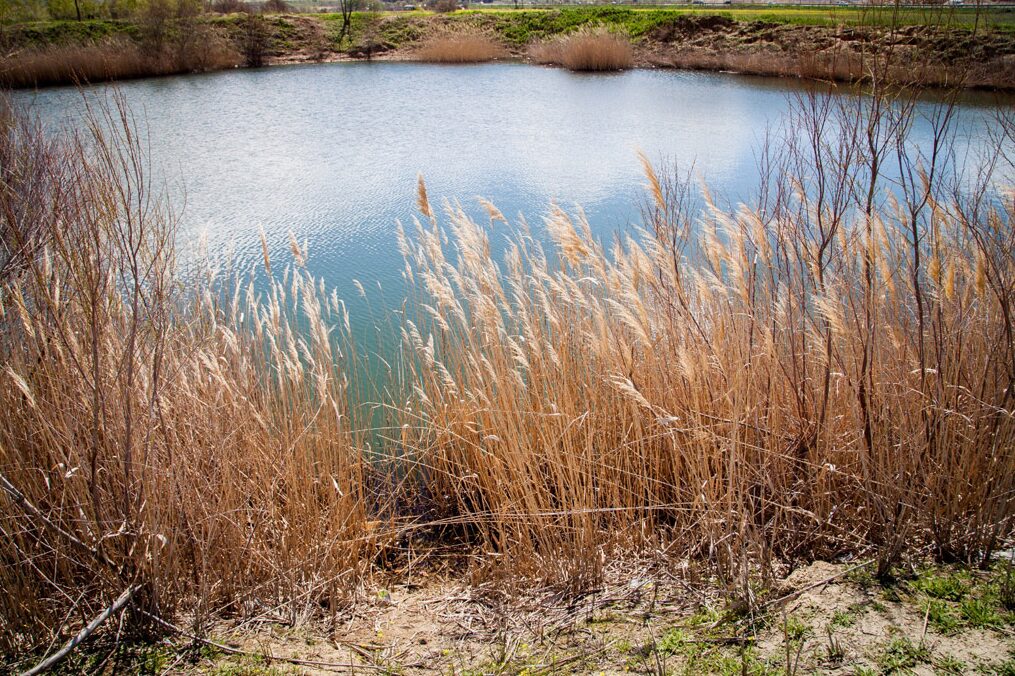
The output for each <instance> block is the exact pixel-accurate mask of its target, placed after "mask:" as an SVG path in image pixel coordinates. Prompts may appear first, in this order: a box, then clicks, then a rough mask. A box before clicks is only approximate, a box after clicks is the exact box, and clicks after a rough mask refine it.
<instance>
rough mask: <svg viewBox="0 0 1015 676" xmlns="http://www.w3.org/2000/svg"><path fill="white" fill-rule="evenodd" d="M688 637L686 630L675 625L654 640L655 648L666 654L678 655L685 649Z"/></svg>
mask: <svg viewBox="0 0 1015 676" xmlns="http://www.w3.org/2000/svg"><path fill="white" fill-rule="evenodd" d="M689 639H690V636H688V634H687V632H686V631H684V630H683V629H679V628H676V627H675V628H673V629H670V630H669V631H667V632H666V633H665V634H664V635H663V637H662V638H661V639H659V641H657V642H656V649H657V650H659V651H660V652H662V653H664V654H666V655H679V654H682V653H684V652H686V651H687V643H688V640H689Z"/></svg>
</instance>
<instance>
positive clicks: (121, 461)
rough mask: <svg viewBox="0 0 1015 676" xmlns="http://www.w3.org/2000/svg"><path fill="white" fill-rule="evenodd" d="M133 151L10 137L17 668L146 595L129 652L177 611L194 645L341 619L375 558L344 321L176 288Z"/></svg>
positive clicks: (4, 480)
mask: <svg viewBox="0 0 1015 676" xmlns="http://www.w3.org/2000/svg"><path fill="white" fill-rule="evenodd" d="M108 129H113V130H114V131H113V132H109V131H108ZM133 129H134V126H133V124H132V121H131V120H130V119H129V117H128V116H127V114H126V112H125V111H124V110H123V109H122V108H120V109H119V112H114V113H113V114H112V115H104V116H103V115H98V116H94V117H93V118H92V122H91V128H90V131H89V132H88V133H87V134H85V135H84V136H82V137H81V138H77V139H73V140H66V139H65V140H63V141H61V142H60V143H56V144H52V145H49V146H40V145H39V143H40V141H41V139H40V138H39V136H38V132H37V130H36V129H35V128H34V127H32V126H31V125H27V124H26V123H25V122H24V120H23V118H22V117H19V116H18V115H13V116H12V115H6V116H5V117H4V118H3V125H2V127H0V156H2V157H4V158H5V160H9V163H8V161H5V163H4V165H3V168H2V170H0V171H3V172H4V179H5V180H4V181H3V182H2V184H0V185H2V188H0V220H2V223H3V229H2V233H3V237H4V245H5V248H6V249H7V250H14V251H18V252H20V253H19V255H18V257H17V263H16V264H13V265H8V266H7V267H6V269H5V277H4V279H3V280H2V286H0V359H2V363H3V366H2V372H0V409H2V412H0V561H2V563H3V565H0V584H2V586H3V589H4V591H5V593H4V594H3V598H2V599H0V618H2V619H0V624H2V625H3V626H4V630H3V631H0V652H3V653H7V654H10V652H11V651H22V650H31V649H33V648H37V647H40V646H43V647H44V646H45V645H46V644H47V643H49V641H50V640H54V639H55V638H56V637H57V636H58V635H59V634H60V632H62V631H63V629H62V626H63V624H64V623H65V622H66V621H67V618H71V619H73V618H86V619H90V618H91V617H93V616H95V615H96V614H97V613H98V610H99V609H101V608H103V607H106V606H108V605H109V602H110V601H111V599H113V598H116V597H117V596H118V595H119V594H121V593H122V592H124V590H126V589H128V588H131V587H137V589H138V591H137V593H135V594H134V596H133V598H132V599H131V605H130V610H129V614H130V621H129V622H127V623H126V624H125V626H126V627H127V631H128V632H132V633H136V632H137V631H141V630H144V628H145V627H146V626H151V623H152V622H153V618H152V616H159V617H172V616H173V613H174V612H175V610H176V609H177V608H179V607H180V605H179V604H181V603H182V604H184V606H183V607H185V608H186V609H187V610H188V613H189V614H190V615H191V617H192V618H193V619H192V621H193V623H194V624H195V625H197V626H198V628H199V627H200V625H201V623H202V622H203V621H204V620H205V619H206V618H207V617H208V615H209V614H216V615H220V614H223V613H224V614H234V615H240V616H243V615H247V614H250V613H255V614H258V615H264V616H268V617H275V618H279V619H282V620H287V619H288V620H290V621H291V620H294V619H297V618H299V617H303V616H307V615H318V614H320V613H321V612H322V610H323V611H324V612H325V613H327V612H329V610H330V611H332V612H334V611H335V610H336V609H337V608H338V607H340V606H341V605H343V604H344V603H345V602H346V600H347V598H348V594H349V593H350V592H351V591H352V590H354V589H355V586H356V584H357V583H358V581H359V578H360V575H361V573H362V572H363V571H364V569H365V568H366V567H367V565H368V564H369V562H370V561H371V559H372V556H373V553H374V551H375V550H376V548H375V541H376V538H375V536H374V534H373V533H372V525H371V524H370V523H369V522H368V519H367V513H368V506H372V507H374V508H376V507H377V506H378V505H383V498H378V500H377V501H375V500H374V499H373V497H372V496H373V495H374V492H375V491H376V489H378V488H379V487H380V486H381V485H382V483H383V481H382V480H380V479H378V478H377V477H376V474H375V472H374V471H373V469H372V466H371V465H370V464H368V463H367V461H366V460H365V459H364V455H363V451H362V450H361V449H362V445H361V443H360V441H361V439H360V435H359V433H358V432H357V428H358V425H357V423H356V417H355V415H354V411H353V410H351V409H350V406H349V402H348V400H347V396H346V392H347V389H348V387H349V382H350V381H349V379H348V375H347V373H348V370H349V359H350V355H349V353H348V352H345V351H343V350H342V349H341V347H340V346H341V345H342V342H343V341H342V338H341V337H342V336H343V335H345V333H346V331H347V329H348V321H347V318H346V316H345V312H344V308H343V306H342V303H341V302H340V301H339V300H338V299H337V298H335V297H334V296H328V295H326V294H324V293H323V290H322V287H321V286H320V285H319V284H318V283H317V282H315V280H313V279H312V278H310V277H309V276H308V275H307V274H306V273H305V272H303V270H302V269H301V268H300V267H299V266H297V267H294V268H291V269H287V270H285V271H282V270H275V271H274V272H275V275H274V276H272V277H271V278H270V281H269V282H268V283H267V286H266V290H265V291H264V292H262V293H259V292H256V291H255V290H254V288H253V287H252V286H251V285H248V284H247V283H246V282H245V281H244V279H245V278H246V275H245V274H236V275H235V276H232V277H230V276H229V275H227V274H226V272H225V271H219V270H215V269H212V268H203V269H200V270H198V271H195V272H194V273H192V274H188V275H183V274H182V273H180V272H178V271H177V269H176V267H175V262H174V254H173V247H174V237H175V222H176V221H175V219H174V216H173V214H172V213H171V212H169V211H168V210H167V209H166V208H165V207H164V206H163V205H164V202H163V201H162V200H160V197H159V194H158V192H157V191H156V190H155V189H154V186H153V185H152V184H151V182H150V179H149V178H148V177H149V172H148V168H147V166H146V163H145V162H146V161H145V147H144V145H143V138H141V137H138V136H137V135H136V134H135V132H134V131H133ZM40 147H44V148H45V149H44V150H41V151H40ZM29 201H31V202H35V203H38V205H41V206H37V205H35V204H30V203H29ZM40 209H41V210H44V211H45V213H44V214H42V213H40ZM39 216H46V217H47V220H46V221H44V222H43V226H44V227H42V228H41V229H40V228H39V227H38V225H39V221H38V220H37V219H38V217H39ZM294 250H295V251H298V250H299V249H298V245H296V244H295V243H294ZM265 265H267V266H269V267H270V261H269V260H267V258H266V260H265Z"/></svg>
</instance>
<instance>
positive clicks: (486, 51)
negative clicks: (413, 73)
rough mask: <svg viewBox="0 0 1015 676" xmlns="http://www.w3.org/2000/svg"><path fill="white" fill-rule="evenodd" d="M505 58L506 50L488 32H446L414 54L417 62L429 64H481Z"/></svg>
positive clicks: (434, 37) (436, 36) (435, 37)
mask: <svg viewBox="0 0 1015 676" xmlns="http://www.w3.org/2000/svg"><path fill="white" fill-rule="evenodd" d="M505 56H507V50H506V49H505V48H504V45H502V44H501V43H500V42H499V41H498V40H497V38H496V37H495V36H494V35H492V34H491V33H489V32H484V31H475V30H468V31H467V30H457V31H453V30H447V31H442V32H440V33H439V34H438V35H435V36H433V37H432V38H430V39H429V40H428V41H427V42H426V43H425V44H424V45H423V46H422V47H420V48H419V50H417V52H416V58H417V59H418V60H419V61H428V62H431V63H481V62H484V61H493V60H495V59H501V58H504V57H505Z"/></svg>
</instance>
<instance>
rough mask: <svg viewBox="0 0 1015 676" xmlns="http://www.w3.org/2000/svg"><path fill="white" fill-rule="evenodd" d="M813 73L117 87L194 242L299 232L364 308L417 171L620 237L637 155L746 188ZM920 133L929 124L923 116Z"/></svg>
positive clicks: (391, 265) (59, 97)
mask: <svg viewBox="0 0 1015 676" xmlns="http://www.w3.org/2000/svg"><path fill="white" fill-rule="evenodd" d="M800 86H801V85H799V84H797V83H795V82H793V81H790V80H773V79H766V78H757V77H738V76H731V75H723V74H704V73H690V72H679V71H648V70H636V71H630V72H626V73H622V74H614V75H580V74H573V73H569V72H567V71H564V70H558V69H551V68H542V67H534V66H528V65H522V64H496V65H478V66H438V65H423V64H409V63H345V64H321V65H305V66H287V67H275V68H269V69H263V70H241V71H231V72H221V73H212V74H204V75H193V76H182V77H167V78H159V79H151V80H138V81H132V82H125V83H120V84H119V85H117V87H118V88H119V90H120V91H121V92H122V93H123V95H124V96H125V98H126V100H127V102H128V103H129V104H130V106H131V107H132V109H133V111H134V112H135V113H136V114H138V116H140V117H142V118H143V119H144V120H145V122H146V124H147V127H148V131H149V132H150V143H151V160H152V163H153V165H154V167H156V168H157V170H158V173H159V176H160V177H161V178H163V179H165V180H166V181H167V184H168V186H169V191H170V194H171V197H172V199H173V201H174V203H175V204H176V205H177V206H178V207H180V212H181V218H182V229H181V238H182V240H183V242H182V244H184V245H186V244H188V243H193V242H195V241H197V240H198V238H199V237H204V238H206V241H207V244H208V248H209V250H210V251H211V252H213V253H215V254H217V255H231V256H235V257H237V258H238V259H239V260H240V261H241V262H251V261H254V260H256V259H259V258H260V241H259V232H260V229H261V228H263V229H264V230H265V232H266V233H267V236H268V241H269V247H270V250H271V255H272V258H273V259H274V260H276V261H278V262H279V263H280V264H282V263H285V262H286V261H288V260H290V259H291V254H290V249H289V244H288V242H289V233H290V232H292V233H293V234H294V235H295V236H296V237H297V239H298V240H299V241H301V242H303V241H306V242H307V243H308V245H309V264H308V267H309V268H310V269H311V270H312V271H313V272H314V273H315V274H316V275H318V276H321V277H323V278H324V279H325V280H326V282H327V284H328V285H329V286H334V287H337V289H338V292H339V294H340V295H341V296H342V297H344V298H345V299H346V300H347V301H349V302H350V303H351V304H352V305H353V309H354V312H355V309H356V306H360V309H365V308H363V307H362V302H361V301H359V300H357V293H356V291H355V288H354V286H353V280H354V279H358V280H360V281H361V282H362V283H363V284H364V286H366V287H367V288H368V289H374V290H375V293H376V288H377V285H378V284H379V285H381V286H382V287H383V288H384V296H385V297H386V298H387V299H388V300H387V302H389V303H391V304H392V305H395V304H397V302H398V301H399V300H400V299H401V298H402V291H403V289H402V288H401V280H400V270H401V259H400V256H399V254H398V251H397V248H396V246H395V236H394V232H395V224H396V222H398V221H401V222H403V223H409V222H410V220H411V218H412V217H413V215H414V213H415V195H416V180H417V176H419V175H423V176H424V177H425V179H426V182H427V185H428V187H429V192H430V196H431V199H432V200H433V201H434V202H435V203H439V201H440V200H441V199H444V198H446V199H458V200H461V201H462V203H463V205H464V206H465V207H466V208H467V209H468V210H470V211H471V212H473V213H475V214H476V215H477V216H479V215H481V214H482V213H483V211H482V209H481V208H480V207H479V206H478V204H477V203H476V201H475V199H474V198H475V197H476V196H483V197H485V198H488V199H490V200H491V201H493V202H494V203H495V204H496V205H497V206H498V207H499V208H500V209H501V211H502V212H503V213H504V214H505V215H507V216H508V217H509V219H510V218H513V217H514V216H515V215H516V214H518V213H524V214H525V215H526V217H527V218H528V220H529V222H530V223H532V224H534V225H537V224H538V223H539V221H540V217H541V216H542V215H543V214H545V213H546V212H547V208H548V205H549V204H550V203H551V201H554V200H555V201H556V202H557V203H559V204H560V205H561V206H563V207H565V208H572V207H574V206H575V205H581V206H582V207H583V208H584V209H585V211H586V213H587V214H588V216H589V218H590V220H591V221H592V223H593V225H594V228H595V232H596V233H597V235H599V236H602V237H609V236H611V234H612V233H614V232H617V231H618V230H622V229H624V228H626V227H628V226H629V225H630V224H632V223H636V222H637V221H638V216H639V205H640V203H641V201H642V199H643V186H644V177H643V176H642V173H641V167H640V165H639V161H638V157H637V153H638V151H642V152H644V153H645V154H646V155H647V156H648V157H649V158H651V159H653V160H656V161H660V162H663V161H665V162H667V163H668V162H676V163H678V164H679V165H681V166H682V167H684V168H685V169H687V168H690V167H691V166H693V167H694V171H695V172H696V173H697V174H698V175H699V176H701V177H702V178H703V179H704V180H705V181H707V182H708V183H709V184H710V186H712V187H713V188H714V189H715V190H717V191H719V192H720V193H722V194H724V195H726V196H727V197H728V198H729V199H730V200H736V199H741V198H744V197H746V196H748V195H749V193H750V191H751V189H752V188H753V187H754V186H755V184H756V181H757V169H756V166H757V165H756V155H757V151H758V149H759V147H760V144H761V142H762V140H763V138H764V135H765V131H766V129H770V128H777V127H779V125H780V124H782V122H783V120H784V118H785V116H786V114H787V111H788V109H789V106H790V103H791V99H792V95H793V94H794V93H795V92H797V91H800V90H799V88H800ZM104 92H108V88H107V87H106V86H99V87H94V88H91V89H89V90H87V91H86V93H85V96H100V95H102V94H103V93H104ZM16 96H17V98H18V99H19V100H21V101H24V102H28V103H29V104H30V105H31V106H32V107H33V109H34V110H36V111H37V112H38V113H39V114H41V115H42V116H43V118H44V119H45V121H46V122H47V124H49V125H53V126H66V125H73V124H75V122H76V121H79V120H80V115H81V111H82V109H83V105H82V94H81V93H79V92H78V91H76V90H74V89H72V88H56V89H48V90H43V91H40V92H37V93H26V92H21V93H18V94H17V95H16ZM1009 103H1010V101H1009ZM925 105H927V106H929V105H931V104H930V103H927V104H925ZM996 105H998V104H997V102H996V101H995V100H994V99H992V98H991V97H990V96H985V97H979V98H975V97H974V98H971V99H970V101H969V102H967V103H965V104H963V105H962V106H961V108H960V110H959V120H958V125H957V129H958V131H959V135H960V149H961V150H962V152H966V151H967V150H968V149H969V148H973V149H975V147H976V146H977V144H978V142H979V140H982V138H983V136H984V131H985V130H986V129H987V128H988V127H989V125H990V116H991V114H992V112H993V111H994V109H995V106H996ZM921 134H922V135H924V136H926V135H927V134H928V130H927V127H926V124H925V123H923V122H920V121H918V122H917V125H916V129H915V136H916V137H917V138H920V137H921ZM377 304H378V303H377V302H376V301H374V309H375V310H376V309H377ZM381 304H382V306H383V301H382V302H381ZM354 319H355V315H354ZM375 319H376V317H375Z"/></svg>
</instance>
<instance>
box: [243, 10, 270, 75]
mask: <svg viewBox="0 0 1015 676" xmlns="http://www.w3.org/2000/svg"><path fill="white" fill-rule="evenodd" d="M271 33H272V31H271V26H270V25H268V22H267V21H265V19H264V17H262V16H259V15H257V14H248V15H247V16H246V17H244V19H243V27H242V29H241V33H240V52H241V53H242V54H243V61H244V63H245V64H246V65H247V66H249V67H251V68H260V67H261V66H264V65H265V64H266V63H267V61H268V56H269V54H270V51H271Z"/></svg>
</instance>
